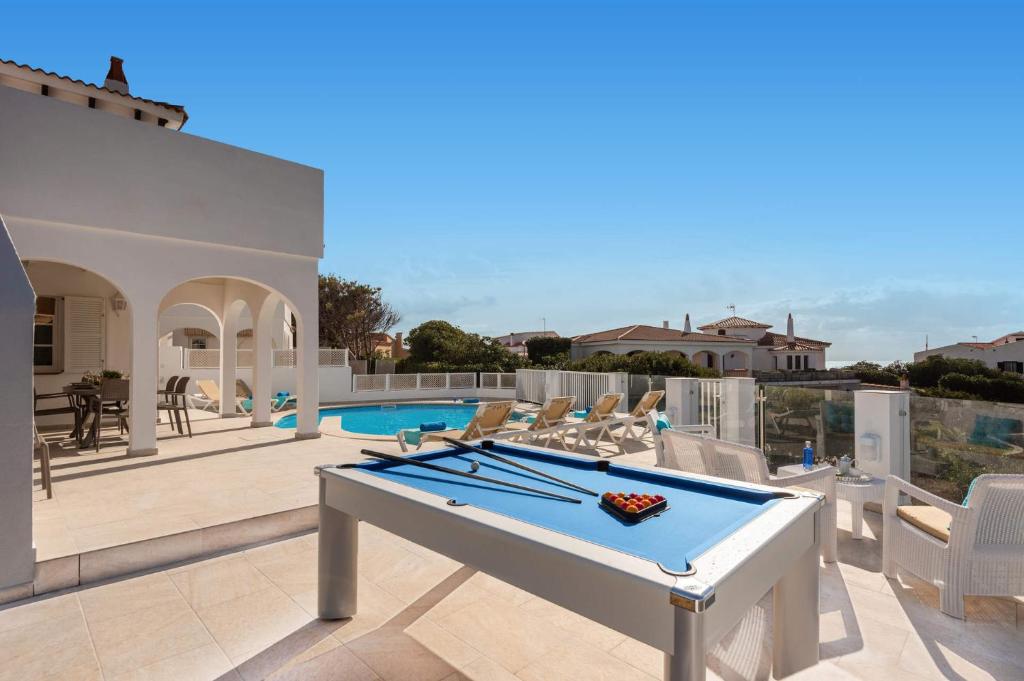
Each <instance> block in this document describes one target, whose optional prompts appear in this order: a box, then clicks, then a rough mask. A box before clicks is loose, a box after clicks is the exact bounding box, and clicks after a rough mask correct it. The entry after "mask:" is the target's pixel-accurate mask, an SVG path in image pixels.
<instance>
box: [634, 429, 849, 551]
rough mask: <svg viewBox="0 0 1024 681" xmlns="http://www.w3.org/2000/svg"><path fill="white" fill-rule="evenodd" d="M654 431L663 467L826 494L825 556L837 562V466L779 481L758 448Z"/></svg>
mask: <svg viewBox="0 0 1024 681" xmlns="http://www.w3.org/2000/svg"><path fill="white" fill-rule="evenodd" d="M653 432H654V441H655V453H656V454H658V465H659V466H662V467H665V468H672V469H674V470H680V471H685V472H688V473H698V474H701V475H713V476H715V477H719V478H728V479H729V480H738V481H740V482H752V483H755V484H759V485H769V486H771V487H802V488H803V489H809V490H812V491H814V492H819V493H820V494H822V495H823V496H824V497H825V507H824V508H823V509H822V510H821V513H820V514H819V516H818V517H819V519H820V522H821V527H820V528H819V530H820V532H821V555H822V558H824V559H825V562H826V563H834V562H835V561H836V556H837V553H838V546H837V544H838V533H837V530H836V469H835V468H834V467H832V466H823V467H821V468H815V469H814V470H812V471H809V472H807V473H802V474H800V475H793V476H788V477H783V478H777V477H775V476H772V475H770V474H769V473H768V462H767V461H766V460H765V458H764V453H763V452H762V451H761V450H760V449H758V448H757V447H748V446H746V445H740V444H736V443H734V442H726V441H725V440H716V439H715V438H710V437H701V436H699V435H695V434H692V433H686V432H683V431H681V430H677V429H675V428H674V427H673V428H672V429H665V430H662V431H661V432H660V433H659V432H658V429H657V428H656V427H655V428H653Z"/></svg>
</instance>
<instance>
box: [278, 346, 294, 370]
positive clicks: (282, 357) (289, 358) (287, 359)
mask: <svg viewBox="0 0 1024 681" xmlns="http://www.w3.org/2000/svg"><path fill="white" fill-rule="evenodd" d="M297 358H298V353H297V352H296V351H295V350H294V349H291V350H274V358H273V363H274V366H276V367H293V366H295V363H296V361H297Z"/></svg>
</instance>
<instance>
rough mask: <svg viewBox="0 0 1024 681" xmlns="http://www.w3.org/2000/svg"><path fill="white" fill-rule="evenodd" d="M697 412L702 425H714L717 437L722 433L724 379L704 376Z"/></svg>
mask: <svg viewBox="0 0 1024 681" xmlns="http://www.w3.org/2000/svg"><path fill="white" fill-rule="evenodd" d="M698 386H699V388H700V389H699V390H698V393H697V398H698V399H697V413H698V414H699V415H700V425H702V426H714V428H715V437H719V436H720V435H721V422H722V379H720V378H702V379H700V383H699V384H698Z"/></svg>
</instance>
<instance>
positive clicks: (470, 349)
mask: <svg viewBox="0 0 1024 681" xmlns="http://www.w3.org/2000/svg"><path fill="white" fill-rule="evenodd" d="M408 343H409V356H408V357H407V358H406V359H404V360H402V361H401V362H400V363H399V367H398V368H399V371H402V372H404V373H413V372H417V371H431V372H432V371H439V372H445V371H515V370H516V369H517V368H519V367H521V366H523V364H524V362H523V360H522V359H521V358H520V357H518V356H517V355H514V354H512V353H511V352H509V351H508V349H507V348H505V346H503V345H502V344H501V343H499V342H498V341H496V340H494V339H493V338H488V337H487V336H481V335H479V334H476V333H469V332H467V331H463V330H462V329H460V328H459V327H457V326H455V325H454V324H451V323H449V322H446V321H442V320H440V319H435V320H432V321H429V322H423V323H422V324H420V325H419V326H417V327H416V328H415V329H413V330H412V331H410V332H409V338H408Z"/></svg>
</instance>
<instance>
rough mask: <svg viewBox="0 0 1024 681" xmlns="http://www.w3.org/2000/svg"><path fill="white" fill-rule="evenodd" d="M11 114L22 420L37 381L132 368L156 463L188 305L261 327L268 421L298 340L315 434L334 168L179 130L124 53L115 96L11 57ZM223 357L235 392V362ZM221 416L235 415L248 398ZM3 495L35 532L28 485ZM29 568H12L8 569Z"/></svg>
mask: <svg viewBox="0 0 1024 681" xmlns="http://www.w3.org/2000/svg"><path fill="white" fill-rule="evenodd" d="M0 112H2V124H0V174H2V178H3V181H2V182H0V218H2V221H3V224H4V225H5V226H6V229H4V230H2V231H0V250H2V249H6V253H5V263H6V262H7V260H8V258H9V259H11V260H12V261H13V262H15V263H16V262H17V261H19V260H20V261H21V263H22V264H23V266H24V271H25V273H27V277H28V283H29V284H31V289H30V290H28V291H27V295H26V294H25V293H23V292H22V288H21V287H20V286H18V285H16V282H15V281H14V280H12V282H13V283H10V285H9V286H6V285H5V291H4V302H3V305H4V312H5V317H6V318H8V319H12V320H13V319H20V316H19V315H20V314H21V310H22V308H23V307H26V306H27V308H28V314H29V319H31V316H32V315H33V314H34V317H35V319H34V324H35V329H34V334H33V338H32V339H31V340H32V342H33V347H31V348H29V349H28V351H29V356H30V357H32V360H31V361H32V364H33V366H32V371H31V372H28V371H26V369H27V367H21V366H20V363H21V362H23V361H26V358H25V357H22V356H19V355H18V354H17V353H16V352H13V351H12V352H10V353H5V362H4V366H3V367H2V371H3V374H4V375H5V389H4V392H5V393H6V394H13V395H17V396H18V400H19V408H18V409H12V410H11V411H10V412H9V414H8V415H9V416H10V415H11V414H14V413H20V400H22V399H23V400H24V401H25V404H30V402H29V400H31V396H32V391H33V388H34V389H35V390H36V391H38V392H40V393H47V392H56V391H60V390H61V388H62V386H64V385H66V384H68V383H70V382H73V381H76V380H79V379H80V378H81V377H82V375H83V374H84V373H86V372H94V371H99V370H117V371H121V372H123V373H124V374H127V375H128V376H130V404H131V410H130V416H129V425H130V428H129V430H130V435H129V438H130V444H129V448H128V453H129V454H130V455H146V454H155V453H156V452H157V439H156V428H157V410H156V405H157V401H158V395H157V390H158V388H162V387H164V386H163V385H162V381H163V380H165V379H166V378H167V377H166V376H161V372H160V369H159V366H160V338H161V336H169V337H171V338H173V336H174V333H175V329H176V328H179V322H177V321H175V320H176V319H178V317H177V315H178V314H179V311H180V310H190V311H191V312H188V313H187V314H195V313H199V312H201V313H202V314H203V315H205V317H206V319H207V320H208V321H209V323H208V324H198V325H197V324H196V323H195V322H191V321H190V322H187V327H186V326H182V327H180V328H201V329H203V330H204V331H206V332H208V333H209V334H210V335H211V337H217V338H221V339H226V338H231V339H235V338H238V336H239V332H240V331H244V330H246V329H251V336H252V337H251V339H249V340H248V341H247V343H251V348H252V351H251V353H252V362H251V363H252V369H251V370H250V371H251V374H249V376H250V378H251V380H252V383H251V386H252V389H253V393H254V399H253V405H254V406H253V409H254V413H253V425H254V426H263V425H269V424H270V423H271V416H270V414H271V412H270V407H271V395H272V391H273V389H274V386H273V385H272V374H273V365H274V350H275V348H279V349H287V348H292V347H294V351H293V353H292V363H293V364H294V365H295V369H294V370H291V371H290V373H291V375H292V377H293V381H294V383H293V385H292V386H291V387H292V391H291V392H294V393H295V394H296V395H298V416H297V419H298V424H297V425H298V427H297V429H296V437H297V438H313V437H317V436H318V435H319V433H318V432H317V407H318V393H319V388H318V332H317V325H318V317H317V314H318V300H317V266H318V262H319V259H320V257H321V256H322V254H323V172H322V171H321V170H319V169H316V168H311V167H308V166H304V165H300V164H297V163H293V162H291V161H285V160H282V159H278V158H273V157H270V156H266V155H264V154H259V153H256V152H252V151H248V150H245V149H240V148H238V147H232V146H229V145H226V144H221V143H219V142H214V141H211V140H207V139H203V138H200V137H194V136H192V135H188V134H185V133H183V132H181V128H182V127H183V126H184V125H185V122H186V121H187V120H188V117H187V115H186V113H185V109H184V108H183V107H181V106H178V105H173V104H167V103H164V102H160V101H155V100H151V99H145V98H142V97H139V96H136V95H134V94H132V93H131V92H130V90H129V87H128V83H127V78H125V75H124V71H123V69H122V66H121V60H120V59H117V58H113V57H112V58H111V63H110V70H109V72H108V74H107V77H106V80H105V82H104V84H103V85H102V86H100V85H93V84H89V83H86V82H83V81H80V80H74V79H71V78H68V77H66V76H61V75H58V74H55V73H50V72H46V71H42V70H40V69H35V68H31V67H29V66H24V65H20V64H16V63H14V62H10V61H3V62H0ZM12 243H13V247H12ZM12 248H13V250H12ZM5 267H6V265H5ZM12 269H20V268H16V267H14V268H12ZM8 274H10V276H12V277H15V279H17V275H16V274H11V273H8ZM33 290H34V293H35V302H34V303H33V296H32V291H33ZM286 309H287V311H288V313H287V315H286V314H285V310H286ZM293 317H294V320H295V323H294V328H290V327H291V319H292V318H293ZM286 319H287V324H285V320H286ZM182 323H184V322H182ZM285 326H287V327H289V329H288V331H287V332H286V329H285ZM245 335H246V334H243V337H244V336H245ZM169 342H172V341H171V340H169V341H168V343H169ZM208 347H212V345H208ZM218 347H219V345H218ZM217 364H218V365H219V366H217V368H216V369H214V370H213V371H214V373H215V375H216V376H217V378H218V379H219V380H218V383H219V384H220V385H221V386H229V388H228V394H229V395H230V394H231V393H232V392H233V390H232V389H231V388H230V386H234V384H235V379H236V376H237V375H238V373H237V372H238V367H237V364H238V362H237V359H236V353H234V352H226V353H223V356H222V357H220V358H219V361H218V363H217ZM175 373H177V372H175ZM33 374H34V376H33ZM8 377H9V378H8ZM33 381H34V385H33ZM220 411H221V414H222V416H234V415H235V404H234V401H233V400H231V399H225V400H222V401H221V405H220ZM27 416H28V421H27V424H28V426H29V427H30V425H31V411H29V412H27ZM12 418H13V417H12ZM19 423H20V422H19ZM23 425H24V424H22V427H23ZM11 427H14V426H11ZM13 452H14V454H17V455H18V456H21V454H22V452H20V450H18V449H14V450H13ZM12 456H13V455H12ZM8 464H10V466H9V465H8ZM0 466H2V468H3V473H4V477H5V479H6V480H7V482H8V483H9V484H10V485H12V489H14V488H16V489H18V490H22V489H24V490H28V489H30V487H31V486H30V484H29V479H28V477H27V476H28V475H30V470H29V469H28V468H26V467H25V466H24V461H23V460H21V461H19V462H15V461H13V460H12V461H8V460H7V459H4V460H3V461H0ZM9 470H10V471H11V474H10V475H9V476H8V475H7V473H8V471H9ZM0 496H2V497H3V508H0V511H4V513H3V514H2V515H4V517H5V518H7V519H8V521H9V522H11V523H13V524H17V523H20V522H22V521H23V519H24V522H25V523H27V524H28V526H30V525H31V515H30V514H29V515H28V517H27V518H25V511H26V510H28V506H27V505H25V506H24V507H22V506H21V505H20V504H21V502H22V501H24V500H23V499H21V498H20V496H22V494H21V492H20V491H18V492H17V493H15V492H12V493H11V494H3V495H0ZM7 536H8V537H17V536H18V531H16V530H15V529H12V531H11V533H9V534H8V535H7ZM22 539H23V538H22ZM12 542H13V544H16V545H17V546H13V545H12V546H11V547H8V546H4V547H0V548H3V549H5V550H4V551H3V553H4V554H5V555H4V560H3V561H0V562H6V561H8V560H10V561H13V562H15V563H17V564H18V565H20V566H22V567H23V568H24V569H28V570H29V574H28V577H31V562H30V561H29V562H27V563H26V562H25V556H24V550H25V544H24V542H23V541H15V540H12ZM8 549H10V550H8ZM5 568H6V569H5ZM17 571H18V570H17V569H15V568H14V567H13V566H7V565H0V574H5V575H8V576H9V575H11V574H13V573H16V572H17ZM2 586H5V585H3V584H0V587H2Z"/></svg>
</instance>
